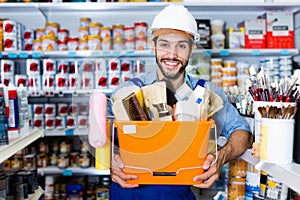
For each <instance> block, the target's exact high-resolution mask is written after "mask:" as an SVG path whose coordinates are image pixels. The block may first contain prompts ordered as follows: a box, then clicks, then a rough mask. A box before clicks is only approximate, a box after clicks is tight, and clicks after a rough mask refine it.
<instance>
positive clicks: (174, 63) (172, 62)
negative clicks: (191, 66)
mask: <svg viewBox="0 0 300 200" xmlns="http://www.w3.org/2000/svg"><path fill="white" fill-rule="evenodd" d="M161 62H162V63H164V64H165V65H167V66H168V67H172V68H174V67H177V66H178V65H180V64H182V63H181V61H180V60H177V59H161Z"/></svg>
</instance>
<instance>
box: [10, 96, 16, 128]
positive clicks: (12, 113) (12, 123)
mask: <svg viewBox="0 0 300 200" xmlns="http://www.w3.org/2000/svg"><path fill="white" fill-rule="evenodd" d="M8 106H9V118H8V127H16V121H15V104H14V100H9V101H8Z"/></svg>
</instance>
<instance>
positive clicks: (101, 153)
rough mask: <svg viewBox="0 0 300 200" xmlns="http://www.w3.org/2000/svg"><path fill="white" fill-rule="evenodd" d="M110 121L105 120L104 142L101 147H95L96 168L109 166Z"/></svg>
mask: <svg viewBox="0 0 300 200" xmlns="http://www.w3.org/2000/svg"><path fill="white" fill-rule="evenodd" d="M109 138H110V121H107V122H106V142H105V144H104V145H103V146H102V147H99V148H96V156H95V159H96V161H95V162H96V164H95V167H96V169H98V170H107V169H109V168H110V157H111V153H110V145H111V143H110V139H109Z"/></svg>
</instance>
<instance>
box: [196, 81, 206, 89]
mask: <svg viewBox="0 0 300 200" xmlns="http://www.w3.org/2000/svg"><path fill="white" fill-rule="evenodd" d="M205 82H206V80H204V79H199V80H198V81H197V83H196V85H195V88H196V87H197V85H200V86H201V87H204V85H205ZM195 88H194V89H195Z"/></svg>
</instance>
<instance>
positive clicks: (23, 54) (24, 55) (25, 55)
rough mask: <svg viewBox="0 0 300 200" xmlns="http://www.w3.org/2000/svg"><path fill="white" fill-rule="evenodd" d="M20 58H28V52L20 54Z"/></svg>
mask: <svg viewBox="0 0 300 200" xmlns="http://www.w3.org/2000/svg"><path fill="white" fill-rule="evenodd" d="M19 57H20V58H28V53H27V52H20V55H19Z"/></svg>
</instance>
